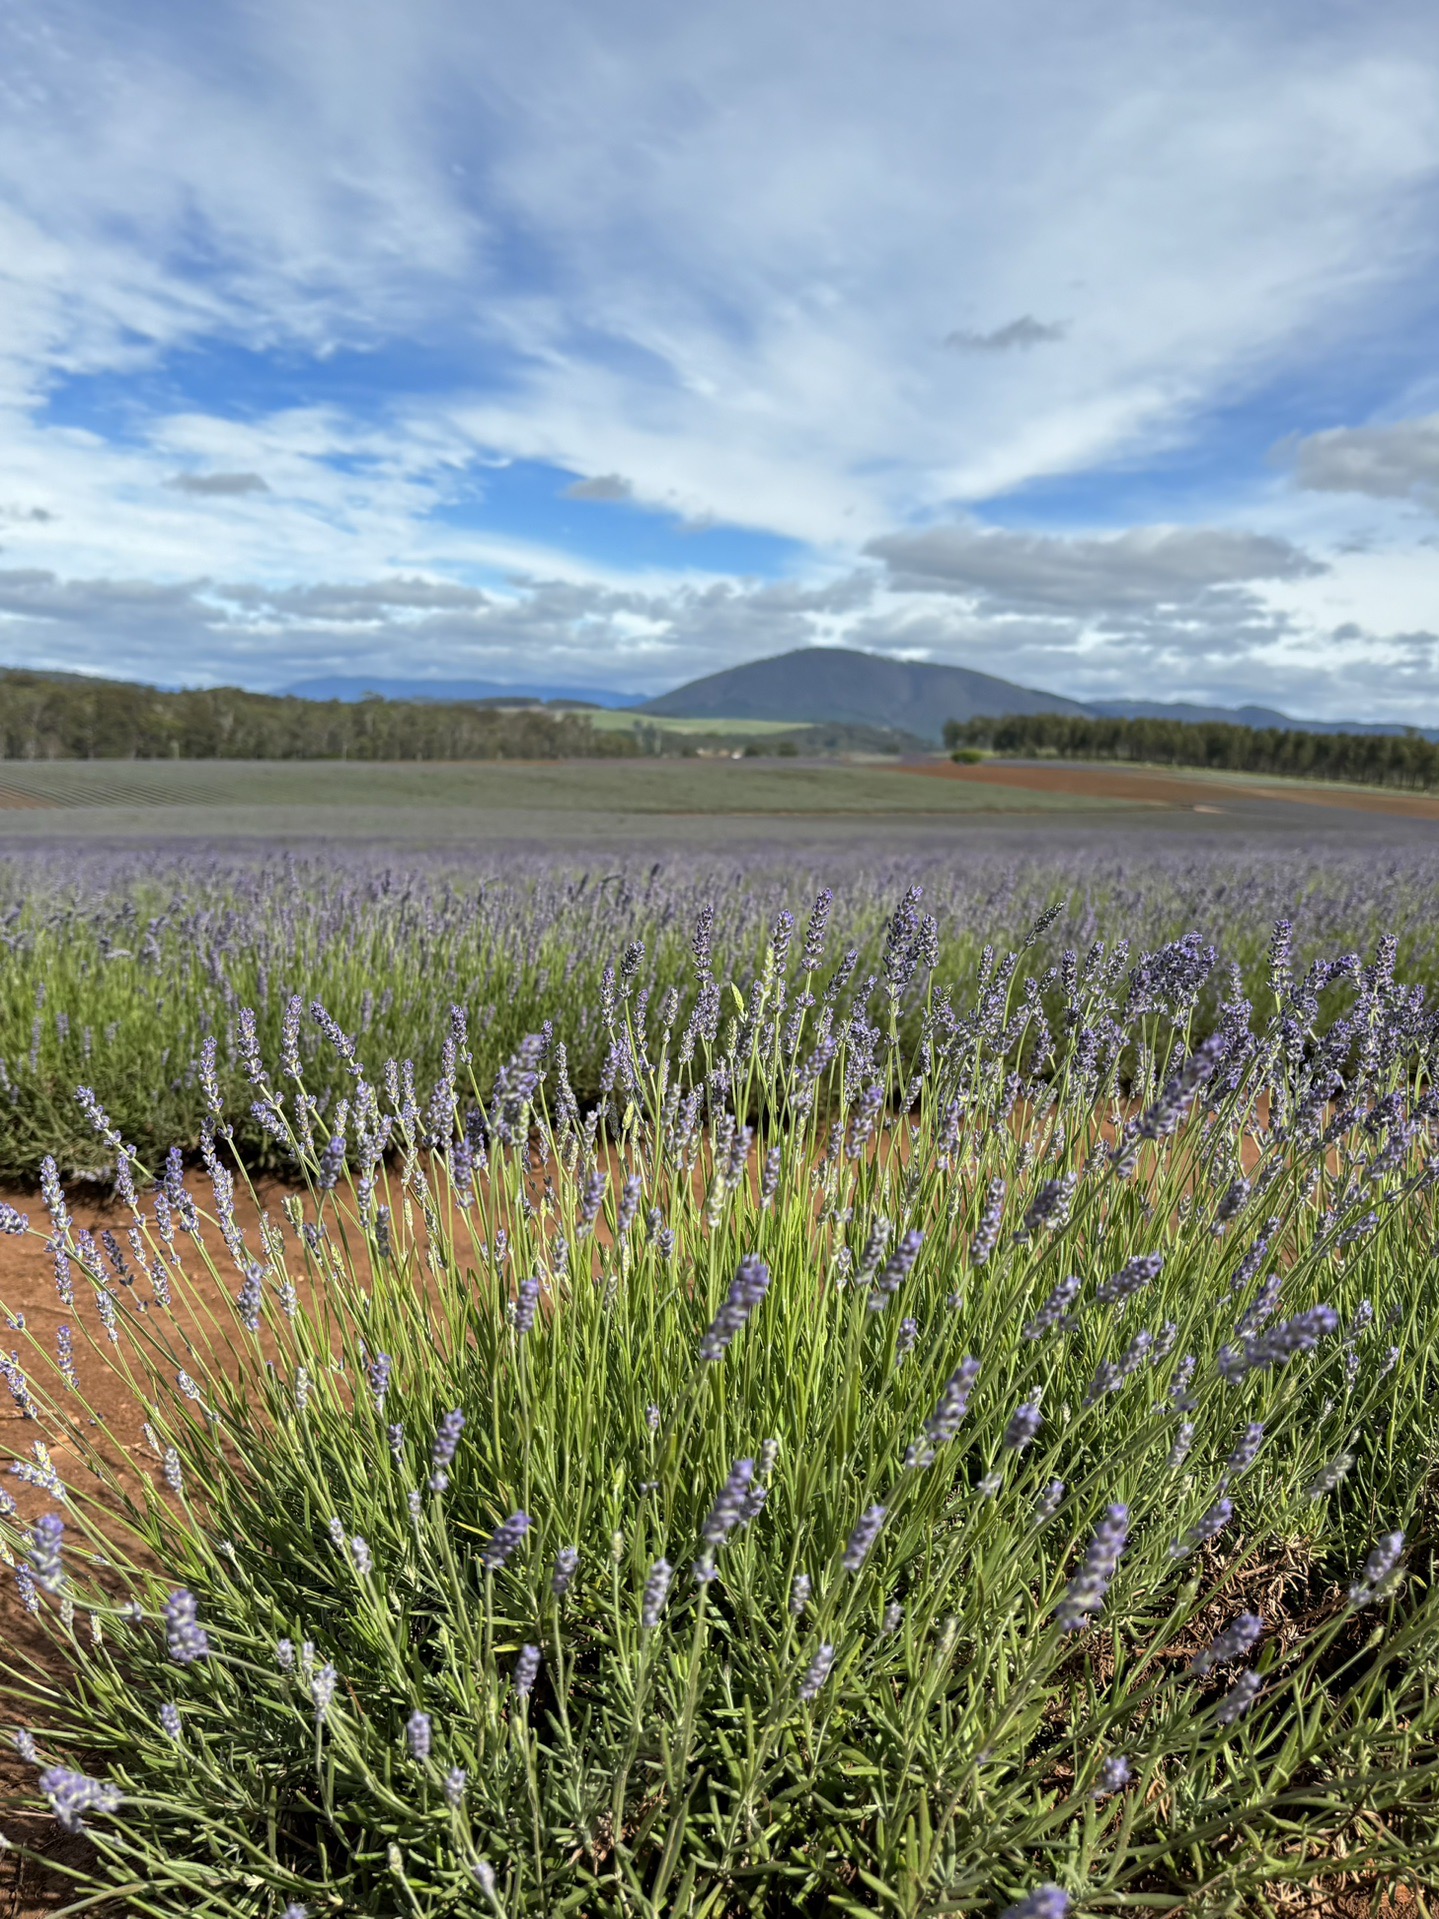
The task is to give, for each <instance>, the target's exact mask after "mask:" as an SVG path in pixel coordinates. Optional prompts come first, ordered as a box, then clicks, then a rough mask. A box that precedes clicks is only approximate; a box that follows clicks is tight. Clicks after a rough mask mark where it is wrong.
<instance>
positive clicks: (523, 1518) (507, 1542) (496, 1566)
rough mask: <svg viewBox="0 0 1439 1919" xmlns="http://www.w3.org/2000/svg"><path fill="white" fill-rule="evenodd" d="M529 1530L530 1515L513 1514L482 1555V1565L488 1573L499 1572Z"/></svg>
mask: <svg viewBox="0 0 1439 1919" xmlns="http://www.w3.org/2000/svg"><path fill="white" fill-rule="evenodd" d="M529 1530H530V1516H529V1514H528V1513H511V1515H510V1517H509V1518H508V1519H507V1520H506V1521H505V1522H504V1524H503V1525H502V1526H500V1527H498V1528H497V1529H496V1531H495V1535H494V1537H493V1538H492V1539H491V1540H490V1543H489V1544H488V1545H487V1546H486V1547H485V1549H484V1551H483V1552H482V1553H481V1554H480V1564H481V1565H482V1566H483V1567H484V1568H485V1570H486V1571H487V1572H498V1571H499V1570H500V1568H501V1567H502V1566H503V1565H504V1563H505V1561H506V1560H507V1559H508V1558H509V1556H510V1554H511V1553H512V1552H513V1551H514V1550H515V1548H516V1547H517V1546H518V1545H519V1543H520V1541H521V1540H522V1539H523V1538H524V1536H525V1534H526V1533H527V1532H528V1531H529Z"/></svg>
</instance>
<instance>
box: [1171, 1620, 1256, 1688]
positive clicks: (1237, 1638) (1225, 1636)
mask: <svg viewBox="0 0 1439 1919" xmlns="http://www.w3.org/2000/svg"><path fill="white" fill-rule="evenodd" d="M1263 1632H1264V1621H1263V1620H1262V1619H1261V1618H1260V1617H1259V1614H1258V1613H1253V1612H1242V1613H1240V1614H1239V1616H1238V1617H1237V1618H1236V1619H1232V1620H1231V1621H1230V1622H1229V1624H1228V1625H1227V1626H1226V1627H1225V1628H1224V1631H1223V1632H1222V1633H1219V1634H1218V1635H1217V1636H1216V1638H1215V1640H1214V1643H1213V1644H1212V1645H1210V1646H1206V1647H1205V1648H1204V1649H1203V1651H1201V1652H1197V1653H1195V1655H1194V1657H1193V1658H1192V1659H1191V1660H1190V1662H1189V1670H1190V1671H1191V1672H1192V1673H1195V1674H1197V1675H1198V1676H1199V1677H1201V1678H1202V1677H1203V1676H1204V1674H1205V1673H1209V1672H1213V1670H1214V1668H1215V1667H1216V1666H1222V1665H1224V1664H1225V1663H1226V1661H1228V1660H1230V1659H1242V1658H1243V1657H1244V1655H1245V1653H1247V1652H1250V1651H1252V1650H1253V1648H1254V1647H1255V1646H1257V1645H1258V1644H1259V1641H1260V1638H1261V1637H1262V1635H1263Z"/></svg>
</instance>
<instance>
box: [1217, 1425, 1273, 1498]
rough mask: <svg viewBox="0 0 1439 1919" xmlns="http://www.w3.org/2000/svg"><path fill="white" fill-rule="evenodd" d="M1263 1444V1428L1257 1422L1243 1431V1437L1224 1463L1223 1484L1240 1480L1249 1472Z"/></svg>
mask: <svg viewBox="0 0 1439 1919" xmlns="http://www.w3.org/2000/svg"><path fill="white" fill-rule="evenodd" d="M1263 1444H1264V1428H1263V1427H1262V1426H1261V1425H1259V1423H1258V1422H1257V1421H1255V1422H1253V1423H1252V1424H1250V1425H1248V1426H1246V1427H1245V1429H1244V1436H1243V1438H1242V1439H1240V1440H1239V1441H1238V1443H1237V1444H1236V1445H1235V1447H1234V1450H1233V1451H1232V1452H1231V1453H1230V1455H1229V1457H1228V1458H1227V1459H1226V1460H1225V1462H1224V1484H1225V1485H1226V1486H1227V1485H1228V1484H1229V1483H1230V1481H1231V1480H1234V1479H1239V1478H1241V1477H1242V1476H1243V1475H1244V1474H1245V1473H1247V1472H1248V1471H1249V1468H1250V1467H1251V1466H1252V1465H1253V1464H1254V1462H1255V1460H1256V1459H1257V1458H1258V1457H1259V1448H1260V1447H1261V1446H1262V1445H1263Z"/></svg>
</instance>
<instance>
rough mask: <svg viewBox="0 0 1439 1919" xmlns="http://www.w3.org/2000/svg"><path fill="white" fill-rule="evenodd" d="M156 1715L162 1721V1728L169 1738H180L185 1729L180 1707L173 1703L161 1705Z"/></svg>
mask: <svg viewBox="0 0 1439 1919" xmlns="http://www.w3.org/2000/svg"><path fill="white" fill-rule="evenodd" d="M156 1717H157V1718H158V1719H159V1721H160V1730H161V1732H163V1733H164V1734H165V1736H166V1738H167V1739H176V1740H178V1739H179V1737H180V1735H181V1733H182V1732H183V1731H184V1726H183V1725H182V1724H181V1720H180V1708H179V1707H178V1706H176V1705H174V1704H172V1703H167V1704H165V1705H163V1706H161V1708H160V1710H159V1712H158V1714H157V1715H156Z"/></svg>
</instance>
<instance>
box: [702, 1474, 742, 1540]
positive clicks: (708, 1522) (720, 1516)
mask: <svg viewBox="0 0 1439 1919" xmlns="http://www.w3.org/2000/svg"><path fill="white" fill-rule="evenodd" d="M753 1479H754V1461H753V1460H752V1459H737V1460H736V1461H735V1463H734V1465H733V1467H732V1468H731V1469H730V1475H729V1478H728V1479H727V1480H726V1481H725V1483H724V1485H723V1486H722V1487H721V1488H720V1491H719V1493H718V1495H717V1497H716V1499H715V1502H714V1504H713V1506H711V1507H710V1510H709V1513H708V1515H707V1516H706V1518H705V1522H704V1524H703V1526H701V1528H700V1537H701V1538H702V1539H703V1540H704V1541H705V1542H706V1544H707V1545H709V1546H722V1545H723V1544H724V1542H725V1540H726V1539H728V1537H729V1535H730V1533H731V1532H732V1531H733V1530H734V1528H735V1527H736V1526H737V1525H739V1523H740V1521H741V1520H742V1519H743V1518H744V1514H745V1504H746V1500H747V1498H748V1495H749V1490H750V1483H751V1481H752V1480H753Z"/></svg>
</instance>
